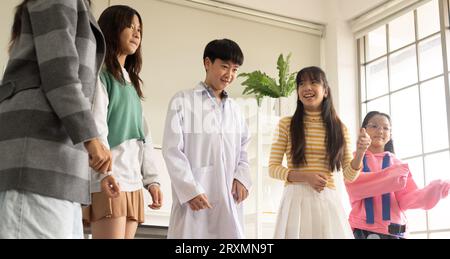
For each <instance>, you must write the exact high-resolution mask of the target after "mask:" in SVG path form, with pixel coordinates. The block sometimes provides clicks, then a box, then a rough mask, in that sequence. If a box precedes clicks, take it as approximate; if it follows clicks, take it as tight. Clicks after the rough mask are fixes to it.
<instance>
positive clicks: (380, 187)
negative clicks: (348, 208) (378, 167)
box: [345, 164, 410, 200]
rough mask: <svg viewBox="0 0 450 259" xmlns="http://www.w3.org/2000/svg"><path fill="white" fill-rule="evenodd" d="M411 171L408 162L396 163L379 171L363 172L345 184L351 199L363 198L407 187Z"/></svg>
mask: <svg viewBox="0 0 450 259" xmlns="http://www.w3.org/2000/svg"><path fill="white" fill-rule="evenodd" d="M409 173H410V172H409V168H408V165H407V164H396V165H393V166H390V167H388V168H386V169H383V170H382V171H379V172H368V173H361V174H360V176H359V177H358V178H357V179H356V180H355V181H354V182H351V183H350V182H346V184H345V185H346V187H347V192H348V194H349V196H350V199H351V200H362V199H365V198H368V197H373V196H377V195H382V194H384V193H390V192H395V191H399V190H401V189H403V188H405V186H406V181H407V177H408V174H409Z"/></svg>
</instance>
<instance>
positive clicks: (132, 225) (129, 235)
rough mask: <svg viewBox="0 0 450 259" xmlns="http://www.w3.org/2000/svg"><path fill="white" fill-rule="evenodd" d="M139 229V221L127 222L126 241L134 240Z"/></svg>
mask: <svg viewBox="0 0 450 259" xmlns="http://www.w3.org/2000/svg"><path fill="white" fill-rule="evenodd" d="M137 227H138V223H137V221H134V220H127V227H126V230H125V239H133V238H134V236H135V235H136V230H137Z"/></svg>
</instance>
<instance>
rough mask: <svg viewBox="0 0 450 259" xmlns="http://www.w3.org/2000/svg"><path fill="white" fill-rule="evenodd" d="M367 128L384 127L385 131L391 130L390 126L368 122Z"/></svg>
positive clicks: (378, 128)
mask: <svg viewBox="0 0 450 259" xmlns="http://www.w3.org/2000/svg"><path fill="white" fill-rule="evenodd" d="M366 129H368V130H380V129H382V130H383V131H384V132H391V127H388V126H381V125H377V124H373V123H368V124H367V126H366Z"/></svg>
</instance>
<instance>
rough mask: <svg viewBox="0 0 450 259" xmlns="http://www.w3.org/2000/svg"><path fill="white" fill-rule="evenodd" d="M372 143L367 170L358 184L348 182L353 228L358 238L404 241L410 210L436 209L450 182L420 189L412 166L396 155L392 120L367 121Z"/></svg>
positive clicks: (373, 117) (375, 115)
mask: <svg viewBox="0 0 450 259" xmlns="http://www.w3.org/2000/svg"><path fill="white" fill-rule="evenodd" d="M362 128H365V129H366V131H367V134H368V135H369V136H370V138H371V144H370V146H369V148H368V150H367V152H366V154H365V157H364V159H363V169H362V170H361V174H360V176H359V177H358V178H357V179H356V181H354V182H351V183H350V182H346V187H347V192H348V194H349V197H350V202H351V205H352V211H351V213H350V218H349V221H350V225H351V227H352V228H353V234H354V235H355V238H358V239H367V238H381V239H399V238H404V237H405V233H406V231H407V225H406V223H407V219H406V217H405V213H404V211H406V210H408V209H424V210H428V209H431V208H433V207H434V206H435V205H436V204H437V203H438V202H439V200H440V199H442V198H445V197H446V196H447V195H448V191H449V189H450V181H448V180H446V181H443V180H435V181H432V182H431V183H430V184H428V185H427V186H425V188H423V189H419V188H418V187H417V185H416V183H415V182H414V180H413V179H412V176H411V172H410V171H409V168H408V165H407V164H406V163H403V162H402V161H400V160H399V159H397V158H396V157H395V155H394V146H393V142H392V138H391V119H390V117H389V116H388V115H387V114H384V113H380V112H376V111H373V112H370V113H368V114H367V115H366V117H365V118H364V121H363V125H362Z"/></svg>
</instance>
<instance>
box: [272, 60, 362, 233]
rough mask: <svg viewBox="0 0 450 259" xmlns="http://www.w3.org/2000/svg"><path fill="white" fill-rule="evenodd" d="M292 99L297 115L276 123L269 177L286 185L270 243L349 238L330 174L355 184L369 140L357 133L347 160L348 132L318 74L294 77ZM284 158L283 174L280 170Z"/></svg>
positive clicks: (313, 70)
mask: <svg viewBox="0 0 450 259" xmlns="http://www.w3.org/2000/svg"><path fill="white" fill-rule="evenodd" d="M297 94H298V100H297V110H296V111H295V114H294V116H293V117H286V118H282V119H281V120H280V122H279V125H278V129H277V131H276V133H275V137H274V142H273V144H272V150H271V154H270V162H269V173H270V176H271V177H273V178H275V179H279V180H283V181H285V182H286V185H285V189H284V193H283V198H282V201H281V205H280V208H279V213H278V218H277V223H276V227H275V238H353V234H352V231H351V228H350V225H349V223H348V220H347V216H346V215H345V212H344V210H343V207H342V204H341V201H340V198H339V195H338V193H337V192H336V190H335V185H334V181H333V172H335V171H338V170H341V169H342V171H343V174H344V178H345V180H347V181H354V180H355V179H356V178H357V177H358V174H359V172H360V169H361V166H362V159H363V155H364V152H365V151H366V150H367V148H368V146H369V145H370V137H369V136H368V135H367V133H366V132H365V131H364V130H361V132H360V134H359V136H358V146H357V151H356V155H355V158H354V159H353V160H352V158H353V156H352V154H351V147H350V146H349V143H350V139H349V136H348V131H347V128H346V127H345V125H344V124H343V123H342V122H341V120H340V119H339V117H338V116H337V114H336V111H335V109H334V107H333V101H332V98H331V90H330V87H329V85H328V82H327V79H326V76H325V73H324V72H323V71H322V70H321V69H320V68H318V67H307V68H304V69H302V70H301V71H300V72H299V73H298V74H297ZM285 154H286V157H287V160H288V167H287V168H286V167H284V166H283V165H282V161H283V157H284V155H285Z"/></svg>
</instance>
